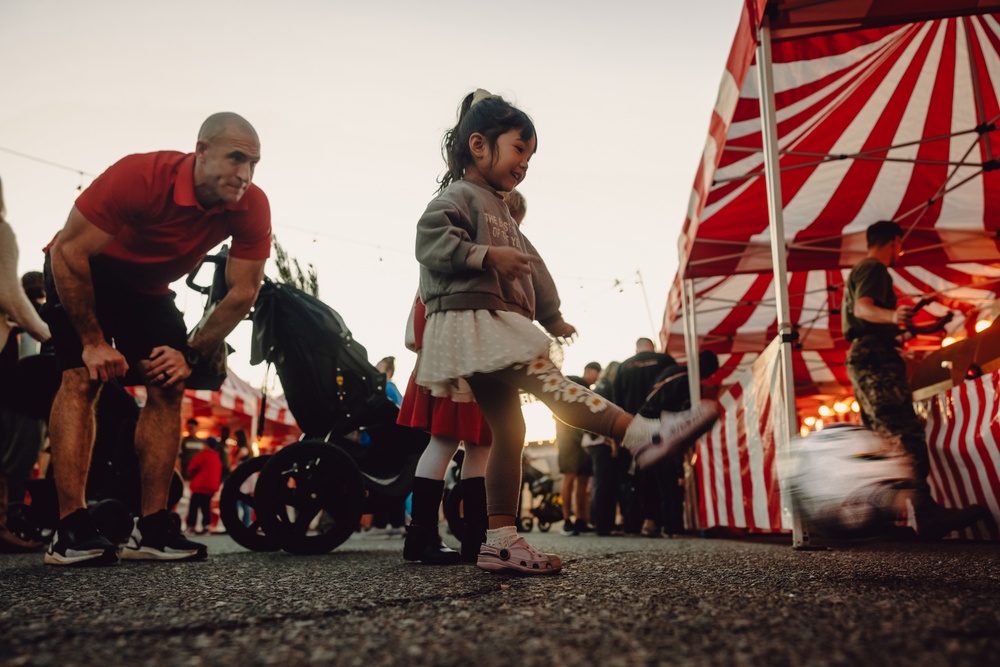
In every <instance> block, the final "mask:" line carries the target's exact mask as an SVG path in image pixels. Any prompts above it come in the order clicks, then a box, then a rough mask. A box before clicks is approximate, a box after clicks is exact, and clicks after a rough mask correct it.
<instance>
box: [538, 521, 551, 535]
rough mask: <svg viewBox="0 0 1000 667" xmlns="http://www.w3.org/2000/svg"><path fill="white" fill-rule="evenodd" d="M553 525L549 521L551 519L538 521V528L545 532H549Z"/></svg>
mask: <svg viewBox="0 0 1000 667" xmlns="http://www.w3.org/2000/svg"><path fill="white" fill-rule="evenodd" d="M551 527H552V523H551V522H549V521H541V520H539V522H538V530H540V531H542V532H543V533H547V532H549V528H551Z"/></svg>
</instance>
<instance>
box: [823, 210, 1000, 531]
mask: <svg viewBox="0 0 1000 667" xmlns="http://www.w3.org/2000/svg"><path fill="white" fill-rule="evenodd" d="M867 240H868V253H867V256H866V257H865V259H863V260H861V261H860V262H859V263H858V264H857V265H856V266H855V267H854V269H853V270H852V271H851V275H850V276H849V277H848V279H847V284H846V285H844V304H843V308H842V310H841V313H842V316H843V317H842V323H843V330H844V337H845V338H846V339H847V340H848V341H850V343H851V349H850V351H848V353H847V374H848V376H849V377H850V378H851V385H852V386H853V387H854V396H855V398H857V401H858V405H860V406H861V416H862V419H863V420H864V423H865V426H867V427H868V428H870V429H872V430H874V431H876V432H878V433H879V434H881V435H883V436H887V437H895V438H898V439H899V440H900V442H901V443H902V445H903V447H904V448H905V450H906V452H907V453H908V454H909V456H910V458H911V460H912V462H913V481H914V484H915V489H916V492H915V494H914V501H913V505H914V513H915V514H916V521H917V533H918V534H919V536H920V537H921V538H922V539H925V540H936V539H940V538H942V537H944V536H945V535H947V534H948V533H950V532H951V531H953V530H959V529H961V528H964V527H966V526H968V525H970V524H971V523H973V522H975V521H976V520H978V519H979V518H982V517H983V514H984V513H983V508H982V507H980V506H978V505H972V506H970V507H967V508H963V509H948V508H944V507H942V506H940V505H938V504H937V503H936V502H934V500H933V499H932V498H931V492H930V486H929V484H928V483H927V476H928V474H929V473H930V455H929V453H928V451H927V440H926V439H925V434H924V427H923V425H922V424H921V423H920V421H919V419H918V418H917V415H916V413H915V412H914V410H913V397H912V392H911V391H910V383H909V380H908V379H907V377H906V363H905V362H904V361H903V358H902V357H901V356H900V354H899V352H898V350H897V347H896V338H897V336H899V335H900V333H901V332H900V327H902V326H905V325H907V324H909V323H910V321H911V320H912V317H913V308H912V307H911V306H905V305H904V306H897V304H896V293H895V292H894V291H893V287H892V276H891V275H890V274H889V269H888V267H890V266H895V264H896V258H897V257H899V255H900V253H901V252H902V250H903V230H902V229H901V228H900V226H899V225H898V224H897V223H895V222H892V221H889V220H882V221H879V222H876V223H874V224H873V225H871V226H870V227H869V228H868V231H867Z"/></svg>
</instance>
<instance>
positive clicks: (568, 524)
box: [561, 519, 579, 535]
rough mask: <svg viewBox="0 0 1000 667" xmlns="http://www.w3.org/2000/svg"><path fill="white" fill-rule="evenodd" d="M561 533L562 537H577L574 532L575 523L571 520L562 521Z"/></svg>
mask: <svg viewBox="0 0 1000 667" xmlns="http://www.w3.org/2000/svg"><path fill="white" fill-rule="evenodd" d="M561 532H562V534H563V535H579V533H577V532H576V522H575V521H573V519H566V520H564V521H563V525H562V531H561Z"/></svg>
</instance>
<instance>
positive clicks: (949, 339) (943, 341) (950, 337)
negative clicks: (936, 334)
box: [941, 336, 958, 347]
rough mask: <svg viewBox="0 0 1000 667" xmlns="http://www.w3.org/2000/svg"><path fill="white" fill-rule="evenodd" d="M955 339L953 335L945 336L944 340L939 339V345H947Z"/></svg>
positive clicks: (955, 340)
mask: <svg viewBox="0 0 1000 667" xmlns="http://www.w3.org/2000/svg"><path fill="white" fill-rule="evenodd" d="M957 341H958V339H957V338H955V337H953V336H945V338H944V340H942V341H941V347H948V346H949V345H951V344H952V343H955V342H957Z"/></svg>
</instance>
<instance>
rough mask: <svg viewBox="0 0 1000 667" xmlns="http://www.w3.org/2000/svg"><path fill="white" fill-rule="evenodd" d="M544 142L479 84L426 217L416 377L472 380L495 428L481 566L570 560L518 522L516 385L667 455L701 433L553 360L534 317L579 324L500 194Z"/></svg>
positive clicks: (450, 385)
mask: <svg viewBox="0 0 1000 667" xmlns="http://www.w3.org/2000/svg"><path fill="white" fill-rule="evenodd" d="M536 145H537V138H536V135H535V127H534V124H533V123H532V121H531V119H530V118H529V117H528V116H527V114H525V113H524V112H523V111H520V110H519V109H517V108H515V107H514V106H512V105H511V104H509V103H508V102H506V101H505V100H504V99H503V98H501V97H499V96H496V95H491V94H490V93H489V92H487V91H485V90H477V91H476V92H475V93H470V94H469V95H467V96H466V97H465V99H464V100H463V102H462V105H461V107H460V109H459V119H458V124H457V125H456V126H455V127H454V128H452V129H451V130H449V131H448V132H447V133H446V135H445V139H444V153H445V158H446V161H447V164H448V171H447V173H446V174H445V175H444V177H443V178H442V179H441V187H440V188H439V193H440V194H439V196H438V197H437V198H436V199H434V200H433V201H432V202H431V203H430V204H429V205H428V207H427V210H426V211H425V212H424V214H423V216H421V218H420V220H419V222H418V223H417V239H416V256H417V261H419V262H420V265H421V266H420V297H421V300H422V301H423V303H424V305H425V307H426V309H427V313H428V315H427V321H426V326H425V330H424V341H423V342H424V346H423V351H422V355H421V360H420V366H419V368H418V369H417V376H416V382H417V384H419V385H421V386H423V387H426V388H428V389H429V390H430V392H431V394H433V395H434V396H441V397H443V396H451V397H452V398H453V399H454V400H460V398H459V396H460V395H459V393H458V392H459V389H460V386H461V383H459V380H461V379H464V380H465V381H466V382H467V383H468V385H469V387H470V388H471V390H472V393H473V395H474V396H475V399H476V401H477V402H478V404H479V408H480V410H481V411H482V413H483V416H485V418H486V420H487V422H488V423H489V426H490V430H491V431H492V433H493V445H492V447H491V450H490V456H489V460H488V462H487V465H486V480H485V481H486V497H487V513H488V517H489V518H488V527H489V528H488V530H487V533H486V542H485V544H482V545H481V547H480V550H479V555H478V558H477V565H478V566H479V567H480V568H482V569H485V570H488V571H493V572H499V571H515V572H519V573H525V574H552V573H555V572H558V571H559V570H560V569H561V568H562V561H561V559H560V558H559V557H558V556H557V555H555V554H547V553H542V552H539V551H537V550H535V549H534V548H532V547H531V546H530V545H529V544H528V543H527V542H526V541H525V540H524V538H522V537H518V535H517V529H516V528H515V518H516V512H517V501H518V496H519V494H520V488H521V451H522V448H523V445H524V434H525V425H524V418H523V416H522V414H521V402H520V397H519V394H518V392H519V390H525V391H527V392H529V393H532V394H534V395H535V396H537V397H538V398H539V399H541V400H542V401H543V402H544V403H545V404H546V406H548V408H549V409H550V410H552V412H553V413H554V414H555V415H556V416H557V417H558V418H559V419H560V420H562V421H564V422H566V423H567V424H570V425H571V426H575V427H577V428H581V429H584V430H587V431H592V432H594V433H598V434H601V435H607V436H610V437H612V438H614V439H615V440H618V441H623V442H624V445H625V446H626V447H629V448H636V449H639V448H643V449H648V448H649V447H655V448H657V449H658V450H661V451H663V452H664V455H668V454H672V453H675V452H676V450H677V449H679V448H680V447H681V445H682V444H686V443H687V442H690V441H692V440H693V439H694V437H696V435H694V434H695V431H697V430H698V428H700V427H701V426H700V423H699V425H698V426H697V427H695V428H692V427H691V425H690V424H689V423H688V422H685V423H684V424H677V423H676V422H672V424H674V425H672V426H670V427H669V428H666V429H665V432H663V433H661V430H663V429H661V424H660V420H658V419H642V420H635V421H633V419H632V417H631V415H629V414H627V413H625V412H623V411H622V410H621V409H620V408H618V407H617V406H615V405H614V404H612V403H610V402H608V401H607V400H605V399H604V398H601V397H600V396H598V395H596V394H594V393H593V392H592V391H590V390H589V389H587V388H585V387H582V386H580V385H578V384H576V383H574V382H571V381H570V380H567V379H566V378H565V377H564V376H563V375H562V373H561V372H560V371H559V370H558V369H557V368H556V367H555V365H554V364H553V363H552V361H551V360H550V359H549V357H548V350H549V344H550V339H549V337H548V336H546V335H545V333H544V332H542V331H540V330H539V329H538V328H537V327H536V326H535V325H534V323H533V322H532V320H535V319H537V320H538V322H539V324H541V325H542V326H543V327H544V328H545V330H546V331H548V333H549V334H551V335H552V336H554V337H556V338H557V339H566V338H570V337H572V336H573V335H575V334H576V329H575V328H574V327H573V326H572V325H570V324H568V323H566V322H565V321H564V320H563V318H562V315H561V314H560V312H559V297H558V295H557V294H556V290H555V285H554V283H553V281H552V278H551V276H550V275H549V273H548V270H547V269H546V268H545V265H544V263H543V262H542V261H541V258H540V257H539V255H538V253H537V251H536V250H535V249H534V247H533V246H532V245H531V243H530V242H529V241H528V240H527V239H526V238H525V237H524V236H523V235H522V234H521V232H520V230H519V229H518V227H517V224H516V223H515V222H514V221H513V219H512V218H511V216H510V213H509V211H508V209H507V205H506V204H505V203H504V201H503V196H502V194H501V193H504V192H510V191H511V190H513V189H514V188H515V187H516V186H517V185H518V184H519V183H520V182H521V181H522V180H523V179H524V177H525V175H526V173H527V170H528V161H529V160H530V159H531V157H532V155H533V154H534V152H535V149H536ZM632 424H636V425H637V426H630V425H632ZM699 434H700V433H699ZM657 439H659V442H656V440H657ZM650 460H652V459H650Z"/></svg>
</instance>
